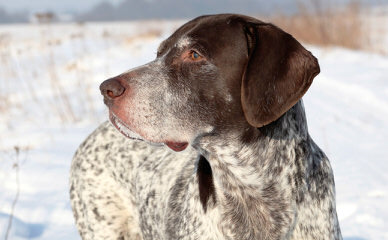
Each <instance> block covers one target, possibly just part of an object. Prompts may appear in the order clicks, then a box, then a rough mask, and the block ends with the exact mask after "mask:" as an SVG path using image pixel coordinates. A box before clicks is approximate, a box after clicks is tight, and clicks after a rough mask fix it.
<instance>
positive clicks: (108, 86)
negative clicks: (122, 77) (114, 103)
mask: <svg viewBox="0 0 388 240" xmlns="http://www.w3.org/2000/svg"><path fill="white" fill-rule="evenodd" d="M100 91H101V94H102V95H103V96H104V97H106V98H108V99H115V98H117V97H119V96H121V95H122V94H123V93H124V91H125V88H124V87H123V85H121V83H120V82H119V81H118V80H117V79H116V78H110V79H108V80H105V81H104V82H103V83H101V85H100Z"/></svg>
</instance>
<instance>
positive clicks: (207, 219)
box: [70, 15, 342, 240]
mask: <svg viewBox="0 0 388 240" xmlns="http://www.w3.org/2000/svg"><path fill="white" fill-rule="evenodd" d="M235 18H242V19H244V21H245V20H246V18H245V17H242V16H240V15H215V16H214V17H212V16H210V17H209V16H207V17H200V18H198V19H195V20H193V21H191V22H189V23H188V24H186V25H184V26H183V27H182V28H180V29H178V30H177V32H176V33H174V34H173V35H172V37H170V38H169V39H167V40H166V41H165V42H163V43H162V44H161V46H160V47H159V50H158V57H157V59H156V60H155V61H153V62H151V63H149V64H146V65H144V66H141V67H139V68H136V69H133V70H131V71H128V72H126V73H124V74H122V75H120V76H118V77H117V78H115V79H113V80H110V81H118V82H119V83H120V84H121V85H122V86H123V87H125V88H126V90H125V92H124V93H121V92H120V91H118V92H120V95H119V94H117V96H114V97H111V98H108V97H107V94H106V92H105V93H103V94H105V95H104V97H105V103H106V104H107V105H108V107H109V109H110V116H111V121H112V123H113V125H112V123H109V122H105V123H103V124H102V125H101V126H100V127H99V128H98V129H96V130H95V131H94V132H93V133H92V134H91V135H90V136H89V137H88V138H87V139H86V140H85V141H84V142H83V143H82V144H81V146H80V147H79V149H78V150H77V152H76V154H75V156H74V159H73V163H72V167H71V177H70V186H71V188H70V197H71V204H72V207H73V212H74V216H75V219H76V224H77V228H78V230H79V232H80V234H81V237H82V239H84V240H89V239H90V240H92V239H93V240H99V239H112V240H113V239H114V240H116V239H120V240H156V239H157V240H170V239H174V240H175V239H180V240H199V239H201V240H280V239H281V240H301V239H306V240H307V239H314V240H329V239H331V240H340V239H342V237H341V232H340V227H339V224H338V220H337V214H336V207H335V189H334V188H335V186H334V177H333V173H332V169H331V166H330V163H329V160H328V159H327V157H326V155H325V154H324V153H323V152H322V151H321V149H320V148H319V147H318V146H317V145H316V144H315V143H314V141H313V140H312V139H311V137H310V135H309V134H308V129H307V122H306V117H305V111H304V108H303V103H302V100H299V101H298V102H297V103H296V104H295V105H293V106H292V107H291V108H290V109H289V110H288V111H287V112H285V113H284V114H282V115H281V116H279V117H278V118H277V119H275V120H274V121H273V122H271V123H269V124H266V125H265V126H260V127H254V126H252V125H250V124H248V123H247V121H246V120H245V118H244V114H243V113H242V109H241V102H240V95H239V94H240V93H239V91H236V90H235V89H237V88H239V87H240V85H241V83H240V82H239V81H237V79H241V75H242V74H243V68H244V66H245V65H246V64H244V61H247V59H248V56H247V54H248V51H245V50H246V47H240V45H244V44H245V41H246V37H245V36H244V34H243V31H241V32H239V34H240V35H238V34H234V33H235V32H236V31H239V29H240V28H239V27H240V25H239V24H240V22H238V23H235V25H233V26H231V27H230V26H229V25H231V24H232V23H231V21H232V20H230V19H235ZM225 19H226V20H225ZM247 19H248V20H249V21H251V20H252V18H247ZM248 20H247V21H248ZM224 22H226V24H227V25H228V26H227V25H225V24H224ZM209 24H210V25H211V26H213V25H214V26H217V28H215V29H218V30H220V31H221V30H222V31H225V33H224V36H225V39H224V40H225V41H228V42H229V41H230V39H229V38H228V37H227V34H230V37H234V38H236V39H235V42H233V43H234V44H235V45H233V44H232V46H229V45H223V44H221V43H222V39H218V37H219V34H218V35H217V36H216V37H217V40H219V41H221V43H219V44H220V45H221V46H222V47H220V48H219V49H218V50H217V51H216V50H214V49H213V50H209V49H206V47H204V46H207V47H209V46H210V47H211V48H215V47H216V46H215V45H206V44H205V43H203V41H202V44H204V46H202V47H201V48H200V51H199V52H200V53H201V54H203V55H204V59H205V60H202V61H201V62H195V63H191V62H189V60H187V57H185V56H187V54H189V53H190V51H189V49H190V48H191V47H192V45H193V44H194V45H195V44H197V42H201V41H199V40H207V41H209V42H214V41H215V39H212V38H211V37H209V36H208V35H206V38H205V37H204V36H201V35H200V33H201V32H202V30H203V28H202V26H204V29H207V28H208V26H209ZM260 24H261V23H260ZM226 27H227V29H224V28H226ZM230 29H231V30H230ZM194 30H196V32H195V31H194ZM276 31H277V30H276ZM194 33H195V34H194ZM190 34H192V35H190ZM201 37H203V39H201ZM209 38H210V39H209ZM195 46H196V47H197V48H196V49H198V46H197V45H195ZM227 46H228V47H227ZM244 46H246V45H244ZM233 49H237V50H238V51H237V50H236V51H235V52H233V54H234V55H233V57H234V58H233V59H228V60H227V62H228V63H231V64H232V63H233V64H232V65H231V66H233V68H230V67H228V66H224V65H220V64H219V63H220V62H219V61H221V60H222V59H221V60H214V59H218V58H223V57H225V51H226V52H227V51H232V50H233ZM206 51H210V52H209V53H208V55H206ZM211 51H214V52H211ZM221 63H222V64H224V63H225V61H221ZM197 79H201V80H198V81H197V82H196V81H195V80H197ZM202 79H203V80H202ZM235 79H236V80H235ZM205 83H206V85H205ZM115 84H117V82H115ZM155 84H157V85H155ZM156 86H157V87H156ZM220 106H224V109H225V110H223V109H221V108H220ZM170 123H171V124H170ZM118 130H119V131H118ZM120 132H121V133H120ZM172 140H176V141H177V142H184V141H186V142H188V146H187V148H185V149H184V150H183V149H179V148H178V149H179V150H182V151H176V150H177V149H175V151H173V150H174V148H171V146H169V145H168V143H170V142H171V141H172ZM167 146H169V147H167ZM174 146H182V145H181V144H175V145H174ZM170 148H171V149H170Z"/></svg>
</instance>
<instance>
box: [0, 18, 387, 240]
mask: <svg viewBox="0 0 388 240" xmlns="http://www.w3.org/2000/svg"><path fill="white" fill-rule="evenodd" d="M180 24H181V22H163V21H159V22H142V23H115V24H112V23H110V24H98V25H96V24H84V25H71V24H68V25H52V26H36V25H33V26H25V25H12V26H0V62H1V65H0V136H1V137H0V239H5V235H6V232H7V228H8V226H9V219H10V213H11V211H12V209H14V210H13V215H14V217H13V221H12V225H11V228H10V231H9V233H8V234H9V236H8V239H15V240H19V239H23V240H25V239H39V240H43V239H45V240H46V239H47V240H49V239H50V240H52V239H57V240H62V239H63V240H64V239H66V240H68V239H79V237H78V234H77V231H76V228H75V226H74V221H73V216H72V213H71V209H70V204H69V196H68V176H69V167H70V162H71V158H72V155H73V153H74V151H75V149H76V148H77V146H78V145H79V144H80V142H81V141H82V140H83V139H84V138H85V137H86V136H87V135H88V134H89V133H90V132H91V131H92V130H93V129H94V128H95V127H96V126H98V124H99V123H100V122H102V121H104V120H105V119H106V110H105V107H104V106H103V103H102V99H101V97H100V95H99V91H98V85H99V83H100V82H101V81H102V80H104V79H106V78H107V77H109V76H113V75H115V74H118V73H120V72H122V71H124V70H127V69H128V68H131V67H135V66H137V65H140V64H143V63H145V62H147V61H149V60H151V59H153V58H154V57H155V52H156V48H157V45H158V43H159V42H160V41H161V39H163V38H165V37H166V36H168V35H169V34H170V33H171V31H172V30H173V29H174V28H176V27H177V26H179V25H180ZM307 47H308V48H309V49H310V50H311V51H312V52H313V53H314V55H315V56H317V57H318V59H319V62H320V65H321V73H320V75H319V76H318V77H316V79H315V81H314V83H313V85H312V87H311V88H310V90H309V92H308V93H307V94H306V96H305V97H304V103H305V107H306V111H307V117H308V123H309V129H310V133H311V135H312V137H313V138H314V139H315V140H316V141H317V143H318V144H319V145H320V146H321V147H322V148H323V149H324V150H325V152H326V153H327V155H328V156H329V157H330V159H331V163H332V166H333V168H334V174H335V179H336V187H337V207H338V215H339V219H340V223H341V227H342V232H343V236H344V238H345V239H346V240H366V239H368V240H376V239H377V240H379V239H388V187H387V183H388V174H387V172H388V161H387V160H388V150H387V147H388V145H387V140H386V139H387V138H388V120H387V118H388V79H387V76H388V57H387V56H381V55H376V54H370V53H364V52H357V51H349V50H344V49H339V48H331V49H321V48H317V47H314V46H307ZM15 147H16V149H15ZM17 149H19V152H18V153H17ZM18 192H19V194H18ZM15 199H16V204H15V205H14V208H13V202H14V200H15Z"/></svg>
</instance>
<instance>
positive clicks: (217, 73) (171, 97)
mask: <svg viewBox="0 0 388 240" xmlns="http://www.w3.org/2000/svg"><path fill="white" fill-rule="evenodd" d="M318 72H319V67H318V64H317V61H316V59H315V58H314V57H313V56H312V55H311V54H310V53H309V52H308V51H306V50H305V49H304V48H303V47H302V46H301V45H300V44H299V43H298V42H297V41H296V40H295V39H293V38H292V37H291V36H290V35H288V34H286V33H285V32H283V31H282V30H280V29H278V28H276V27H274V26H273V25H270V24H265V23H262V22H260V21H258V20H256V19H253V18H249V17H245V16H241V15H230V14H223V15H212V16H203V17H199V18H196V19H194V20H192V21H190V22H188V23H186V24H185V25H183V26H182V27H180V28H179V29H178V30H177V31H176V32H175V33H174V34H172V35H171V36H170V37H169V38H168V39H166V40H165V41H163V42H162V43H161V44H160V46H159V49H158V53H157V57H156V59H155V60H154V61H152V62H150V63H148V64H145V65H143V66H140V67H138V68H135V69H132V70H130V71H128V72H125V73H123V74H121V75H119V76H117V77H115V78H112V79H108V80H106V81H105V82H104V83H102V84H101V87H100V89H101V92H102V94H103V95H104V102H105V103H106V104H107V105H108V107H109V110H110V111H109V112H110V119H111V121H112V123H113V124H114V125H115V126H116V127H117V128H118V129H119V130H120V131H121V132H122V133H123V134H124V135H126V136H128V137H134V138H141V139H145V140H148V141H150V142H155V143H166V144H167V145H168V146H169V147H170V148H172V149H173V150H175V151H181V150H183V149H185V147H186V146H187V144H188V143H191V142H193V141H194V140H196V139H197V138H198V137H199V136H202V135H204V134H207V133H210V132H213V133H214V132H217V131H228V130H232V129H241V128H244V127H247V126H250V127H260V126H263V125H265V124H268V123H270V122H272V121H274V120H276V119H277V118H279V117H280V116H281V115H282V114H283V113H284V112H285V111H287V110H288V109H289V108H290V107H292V106H293V105H294V104H295V103H296V102H297V101H298V100H299V99H300V98H301V97H302V95H303V94H304V93H305V91H306V90H307V88H308V87H309V86H310V84H311V81H312V79H313V77H314V76H315V75H316V74H317V73H318Z"/></svg>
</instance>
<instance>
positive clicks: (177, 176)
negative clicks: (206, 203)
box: [133, 150, 222, 240]
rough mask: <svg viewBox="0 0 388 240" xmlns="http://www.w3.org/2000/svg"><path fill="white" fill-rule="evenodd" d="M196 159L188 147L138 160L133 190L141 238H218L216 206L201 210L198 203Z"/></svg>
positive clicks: (200, 205)
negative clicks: (186, 149)
mask: <svg viewBox="0 0 388 240" xmlns="http://www.w3.org/2000/svg"><path fill="white" fill-rule="evenodd" d="M185 152H186V151H185ZM140 158H141V156H140ZM197 160H198V156H197V154H196V152H194V151H190V150H189V151H187V152H186V153H171V151H169V150H164V151H160V152H159V151H158V152H157V153H154V154H151V155H148V156H147V158H146V159H138V161H137V162H138V163H137V167H136V168H135V172H136V173H135V174H134V176H133V181H134V182H133V183H134V184H133V193H134V196H135V201H136V206H137V210H138V214H139V225H140V228H141V231H142V234H143V238H144V239H145V240H146V239H187V240H189V239H222V238H220V236H221V234H220V233H219V231H218V229H217V222H218V220H219V215H220V214H219V212H218V209H216V208H213V207H212V208H208V211H207V212H206V213H205V212H204V209H203V206H202V204H201V203H200V198H199V189H198V179H197V174H196V161H197ZM135 165H136V164H135Z"/></svg>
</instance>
